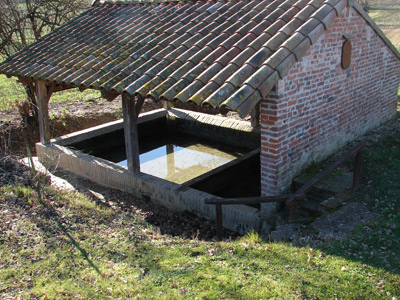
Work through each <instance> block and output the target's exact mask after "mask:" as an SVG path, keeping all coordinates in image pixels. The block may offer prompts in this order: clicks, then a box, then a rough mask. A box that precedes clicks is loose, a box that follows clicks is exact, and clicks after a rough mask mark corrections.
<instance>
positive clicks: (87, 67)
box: [0, 0, 400, 233]
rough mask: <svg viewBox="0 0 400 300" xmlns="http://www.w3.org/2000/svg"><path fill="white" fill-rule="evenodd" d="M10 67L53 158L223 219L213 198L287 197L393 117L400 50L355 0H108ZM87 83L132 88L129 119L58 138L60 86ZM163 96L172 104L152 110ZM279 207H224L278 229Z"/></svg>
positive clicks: (229, 216) (125, 95)
mask: <svg viewBox="0 0 400 300" xmlns="http://www.w3.org/2000/svg"><path fill="white" fill-rule="evenodd" d="M0 73H3V74H6V75H7V76H16V77H18V79H19V81H20V82H22V83H24V84H27V83H34V84H35V87H36V96H37V101H38V106H39V111H40V113H39V116H40V122H39V127H40V143H38V144H37V145H36V148H37V154H38V156H39V159H40V160H41V161H42V162H45V163H48V164H53V165H57V166H58V167H60V168H64V169H67V170H69V171H71V172H74V173H76V174H79V175H81V176H84V177H88V178H90V179H93V180H95V181H97V182H99V183H102V184H104V185H107V186H110V187H114V188H118V189H122V190H125V191H128V192H130V193H132V194H135V195H137V196H139V197H142V198H144V199H150V200H152V201H156V202H159V203H161V204H162V205H165V206H166V207H169V208H172V209H177V210H188V211H190V212H193V213H195V214H198V215H200V216H203V217H206V218H214V217H215V216H216V211H215V207H214V206H213V205H208V204H207V203H206V202H207V201H209V200H210V199H224V198H240V197H269V196H271V197H274V196H279V195H282V194H284V193H286V192H287V190H288V189H289V188H290V185H291V183H292V181H293V178H294V177H295V176H296V175H298V174H299V173H300V172H301V171H302V170H303V169H304V168H306V167H307V166H309V165H310V164H311V163H312V162H316V161H320V160H322V159H324V158H326V157H327V156H328V155H330V154H331V153H333V152H334V151H335V150H337V149H338V148H339V147H341V146H343V145H344V144H346V143H347V142H349V141H351V140H354V139H355V138H356V137H358V136H360V135H362V134H364V133H366V132H367V131H368V130H370V129H372V128H375V127H377V126H378V125H380V124H381V123H383V122H385V121H387V120H389V119H391V118H393V117H394V116H395V114H396V101H397V89H398V86H399V76H400V53H399V52H398V50H397V49H396V48H395V47H394V46H393V45H392V44H391V43H390V41H389V40H388V39H387V38H386V37H385V35H384V34H383V33H382V31H381V30H380V29H379V28H378V26H377V25H376V24H375V23H374V22H373V21H372V20H371V18H370V17H369V16H368V15H367V13H365V11H364V10H363V8H362V6H361V5H360V4H358V3H357V2H356V1H353V0H326V1H324V0H299V1H296V0H252V1H250V0H237V1H226V0H221V1H211V0H203V1H134V0H125V1H121V0H118V1H117V0H95V1H94V2H93V5H92V7H91V8H90V9H89V10H88V11H86V12H84V13H83V14H81V15H80V16H78V17H77V18H75V19H73V20H71V21H69V22H68V23H66V24H64V25H63V26H60V27H59V28H57V29H56V30H54V31H52V32H50V33H49V34H48V35H46V36H44V37H43V38H41V39H40V40H39V41H37V42H35V43H33V44H31V45H29V46H28V47H26V48H25V49H23V50H22V51H20V52H18V53H16V54H14V55H13V56H11V57H9V58H7V59H6V60H5V61H3V62H2V63H0ZM76 87H78V88H79V89H80V90H85V89H97V90H100V91H101V93H102V96H103V97H104V98H106V99H107V100H109V101H112V100H113V99H115V98H116V97H118V96H122V106H123V107H122V109H123V120H121V121H116V122H112V123H108V124H103V125H101V126H97V127H94V128H90V129H87V130H83V131H80V132H76V133H73V134H69V135H66V136H62V137H57V138H54V139H51V133H50V129H49V117H48V116H49V113H48V102H49V100H50V98H51V95H52V93H55V92H58V91H61V90H65V89H70V88H76ZM149 99H151V100H152V101H156V102H158V101H161V102H162V103H163V104H164V108H163V109H159V110H155V111H151V112H147V113H140V112H141V108H142V105H143V103H144V101H146V100H149ZM171 103H182V104H184V105H186V106H191V107H193V108H194V109H193V110H194V111H191V110H185V109H178V108H171ZM172 106H175V105H172ZM177 106H179V105H177ZM199 107H201V108H204V109H207V110H209V111H213V112H215V111H218V112H219V113H220V115H215V114H214V115H212V114H206V113H203V112H199V109H197V108H199ZM196 110H197V111H196ZM229 111H235V112H237V113H238V115H239V116H240V117H241V118H242V119H245V118H246V117H247V116H251V122H250V121H244V120H235V119H229V118H226V117H224V115H225V114H226V113H227V112H229ZM279 205H282V203H280V204H279ZM279 205H278V203H274V202H270V203H265V202H263V203H259V204H257V203H256V204H252V205H243V204H235V205H223V206H222V207H221V208H220V209H221V213H222V218H223V224H224V226H225V227H227V228H229V229H232V230H235V231H237V232H240V233H244V232H246V231H248V230H249V229H255V230H257V231H260V232H263V233H267V232H268V231H269V230H271V228H273V226H274V222H275V219H274V218H275V217H274V216H275V214H276V211H277V209H278V206H279ZM217 214H218V211H217Z"/></svg>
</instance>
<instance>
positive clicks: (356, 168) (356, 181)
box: [353, 150, 362, 191]
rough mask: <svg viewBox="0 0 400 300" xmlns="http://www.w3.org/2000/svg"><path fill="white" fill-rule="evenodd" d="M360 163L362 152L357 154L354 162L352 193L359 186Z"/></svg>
mask: <svg viewBox="0 0 400 300" xmlns="http://www.w3.org/2000/svg"><path fill="white" fill-rule="evenodd" d="M361 161H362V150H360V151H358V152H357V154H356V158H355V162H354V173H353V191H355V190H357V188H358V186H359V185H360V179H361Z"/></svg>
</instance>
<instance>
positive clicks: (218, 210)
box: [215, 204, 222, 241]
mask: <svg viewBox="0 0 400 300" xmlns="http://www.w3.org/2000/svg"><path fill="white" fill-rule="evenodd" d="M215 218H216V220H215V221H216V223H217V239H218V241H222V205H221V204H217V205H215Z"/></svg>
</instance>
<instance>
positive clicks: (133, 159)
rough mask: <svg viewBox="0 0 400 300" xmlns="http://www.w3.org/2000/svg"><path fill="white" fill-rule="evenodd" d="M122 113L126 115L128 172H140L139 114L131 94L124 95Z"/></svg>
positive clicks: (125, 130) (125, 131)
mask: <svg viewBox="0 0 400 300" xmlns="http://www.w3.org/2000/svg"><path fill="white" fill-rule="evenodd" d="M122 111H123V114H124V133H125V149H126V159H127V161H128V170H129V171H130V172H132V173H138V172H140V161H139V139H138V132H137V114H136V108H135V100H134V99H133V97H132V96H130V95H129V94H126V93H124V94H122Z"/></svg>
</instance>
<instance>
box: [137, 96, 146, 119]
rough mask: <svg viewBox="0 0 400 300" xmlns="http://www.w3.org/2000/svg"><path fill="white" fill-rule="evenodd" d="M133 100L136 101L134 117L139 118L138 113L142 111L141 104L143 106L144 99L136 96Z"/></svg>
mask: <svg viewBox="0 0 400 300" xmlns="http://www.w3.org/2000/svg"><path fill="white" fill-rule="evenodd" d="M135 100H136V106H135V109H136V115H137V116H139V114H140V112H141V111H142V107H143V104H144V97H142V96H140V95H138V96H136V98H135Z"/></svg>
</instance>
